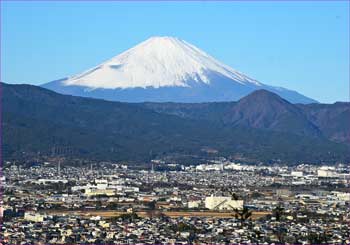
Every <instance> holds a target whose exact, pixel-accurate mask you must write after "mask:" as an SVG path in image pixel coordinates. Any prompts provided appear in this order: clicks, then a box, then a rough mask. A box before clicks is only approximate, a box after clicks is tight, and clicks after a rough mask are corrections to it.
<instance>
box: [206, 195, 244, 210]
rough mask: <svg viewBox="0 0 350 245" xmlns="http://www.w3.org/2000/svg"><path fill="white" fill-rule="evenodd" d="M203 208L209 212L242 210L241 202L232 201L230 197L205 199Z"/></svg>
mask: <svg viewBox="0 0 350 245" xmlns="http://www.w3.org/2000/svg"><path fill="white" fill-rule="evenodd" d="M205 207H206V208H208V209H210V210H234V209H242V208H243V200H234V199H232V197H222V196H221V197H217V196H213V195H212V196H210V197H206V198H205Z"/></svg>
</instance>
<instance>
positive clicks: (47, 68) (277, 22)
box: [1, 1, 349, 103]
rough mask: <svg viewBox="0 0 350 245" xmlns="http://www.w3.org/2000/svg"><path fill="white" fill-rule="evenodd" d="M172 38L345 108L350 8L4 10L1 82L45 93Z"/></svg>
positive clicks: (29, 5)
mask: <svg viewBox="0 0 350 245" xmlns="http://www.w3.org/2000/svg"><path fill="white" fill-rule="evenodd" d="M163 35H166V36H176V37H179V38H181V39H184V40H186V41H187V42H190V43H192V44H194V45H195V46H197V47H199V48H201V49H203V50H204V51H206V52H207V53H209V54H210V55H212V56H214V57H215V58H217V59H218V60H220V61H222V62H224V63H226V64H227V65H230V66H232V67H233V68H235V69H236V70H239V71H241V72H243V73H245V74H246V75H248V76H250V77H252V78H255V79H257V80H259V81H260V82H263V83H266V84H269V85H277V86H282V87H285V88H289V89H293V90H297V91H298V92H300V93H302V94H304V95H306V96H309V97H311V98H314V99H316V100H318V101H320V102H326V103H332V102H335V101H349V2H346V1H339V2H334V1H330V2H324V1H319V2H317V1H313V2H311V1H310V2H303V1H297V2H291V1H289V2H274V1H270V2H254V1H249V2H235V1H234V2H190V3H188V2H110V1H106V2H91V1H90V2H49V1H41V2H10V1H8V2H3V1H2V2H1V79H2V81H3V82H6V83H30V84H35V85H38V84H42V83H46V82H49V81H52V80H56V79H59V78H63V77H66V76H70V75H74V74H76V73H80V72H82V71H84V70H86V69H88V68H91V67H93V66H95V65H97V64H99V63H101V62H102V61H105V60H107V59H109V58H111V57H113V56H115V55H117V54H119V53H120V52H122V51H124V50H126V49H128V48H130V47H132V46H134V45H136V44H138V43H139V42H141V41H143V40H145V39H147V38H149V37H150V36H163Z"/></svg>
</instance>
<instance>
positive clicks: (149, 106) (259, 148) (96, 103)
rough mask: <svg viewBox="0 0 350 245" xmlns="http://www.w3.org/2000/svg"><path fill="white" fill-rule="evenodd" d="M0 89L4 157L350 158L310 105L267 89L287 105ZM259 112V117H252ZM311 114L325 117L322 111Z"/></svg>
mask: <svg viewBox="0 0 350 245" xmlns="http://www.w3.org/2000/svg"><path fill="white" fill-rule="evenodd" d="M1 86H2V94H3V96H2V111H3V121H2V130H3V131H2V132H3V135H2V137H3V149H2V150H3V157H4V159H5V160H7V159H29V158H35V157H38V156H56V155H63V156H66V157H74V158H82V159H94V160H113V161H121V160H126V161H130V162H135V163H137V162H142V161H148V160H149V159H150V158H154V157H164V156H171V155H180V156H184V158H183V159H186V156H189V157H191V156H196V157H198V156H199V157H206V156H207V155H208V153H207V152H206V149H215V150H217V151H218V153H217V155H220V156H227V157H232V158H239V159H243V160H245V161H264V162H276V161H284V162H289V163H295V162H299V161H305V162H314V163H321V162H330V163H333V162H337V161H349V154H348V150H349V147H348V146H347V145H345V144H339V143H334V142H331V141H330V140H328V139H327V138H326V137H329V138H330V139H333V138H332V137H331V136H330V135H336V132H334V129H332V130H331V129H330V130H329V131H327V130H326V129H325V128H327V127H326V125H323V126H322V127H321V126H320V127H318V126H316V124H315V123H313V122H311V119H309V117H310V116H309V114H307V111H308V110H311V109H310V108H313V107H312V106H313V105H308V106H305V107H303V106H299V105H292V104H290V103H288V102H285V101H284V100H282V101H280V100H281V99H280V98H279V97H278V96H277V95H274V94H268V96H267V98H263V99H262V100H266V101H267V102H268V103H272V104H275V103H276V101H280V102H279V103H281V105H280V104H278V103H277V104H278V106H281V108H283V109H281V110H279V111H278V113H277V112H276V114H273V116H272V115H271V112H270V111H269V110H266V111H262V110H260V109H259V110H256V111H254V110H253V109H254V108H255V107H254V106H252V105H250V106H252V108H251V109H249V110H250V112H245V111H244V108H245V103H247V106H248V105H249V104H250V103H252V102H249V101H254V100H258V99H261V97H262V96H266V94H265V93H266V92H256V93H254V94H252V95H250V96H254V97H253V98H254V100H251V99H250V98H251V97H250V96H248V97H246V98H243V99H241V100H240V101H238V102H236V103H231V102H225V103H203V104H176V103H164V104H163V103H160V104H157V103H146V104H129V103H120V102H109V101H104V100H97V99H88V98H82V97H74V96H69V95H61V94H57V93H55V92H52V91H49V90H47V89H43V88H40V87H36V86H30V85H8V84H1ZM270 96H271V98H270ZM247 101H248V102H247ZM286 103H287V104H286ZM318 106H322V105H318ZM235 108H236V109H235ZM247 108H248V107H247ZM286 108H287V109H288V110H287V111H286V112H285V113H287V114H286V115H287V116H283V114H284V110H285V109H286ZM305 108H309V109H305ZM273 111H276V110H275V109H273ZM311 111H313V112H314V110H311ZM258 112H259V113H260V112H262V114H261V117H258V119H257V120H255V119H254V118H255V114H256V113H258ZM282 112H283V113H282ZM344 113H345V114H346V113H348V111H347V110H346V109H345V110H344ZM314 114H315V115H318V116H315V118H323V117H325V116H324V115H323V114H321V113H320V112H319V111H317V110H316V111H315V112H314ZM335 117H336V116H335ZM274 120H276V121H278V123H274V122H273V121H274ZM293 120H294V121H293ZM315 120H316V119H315ZM265 121H266V122H268V123H265ZM316 121H317V120H316ZM255 122H256V123H255ZM286 122H297V124H296V123H291V124H288V123H286ZM276 125H277V126H276ZM275 126H276V128H275ZM290 128H291V129H293V130H291V131H290V130H289V129H290ZM275 129H276V130H275ZM326 131H327V132H329V133H328V134H325V133H324V132H326Z"/></svg>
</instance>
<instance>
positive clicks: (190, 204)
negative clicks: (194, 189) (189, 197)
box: [187, 201, 201, 208]
mask: <svg viewBox="0 0 350 245" xmlns="http://www.w3.org/2000/svg"><path fill="white" fill-rule="evenodd" d="M200 204H201V201H189V202H188V203H187V207H188V208H199V205H200Z"/></svg>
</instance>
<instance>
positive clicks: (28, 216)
mask: <svg viewBox="0 0 350 245" xmlns="http://www.w3.org/2000/svg"><path fill="white" fill-rule="evenodd" d="M44 218H45V216H44V215H41V214H38V213H33V212H25V213H24V219H25V220H28V221H32V222H43V221H44Z"/></svg>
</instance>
